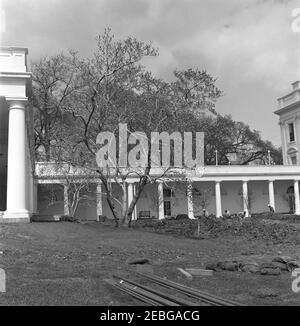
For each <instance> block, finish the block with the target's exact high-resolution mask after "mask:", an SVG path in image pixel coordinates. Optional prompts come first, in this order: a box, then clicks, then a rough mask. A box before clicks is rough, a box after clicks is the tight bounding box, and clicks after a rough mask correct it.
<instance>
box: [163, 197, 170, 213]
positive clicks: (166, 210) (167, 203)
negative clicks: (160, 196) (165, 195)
mask: <svg viewBox="0 0 300 326" xmlns="http://www.w3.org/2000/svg"><path fill="white" fill-rule="evenodd" d="M164 214H165V216H171V202H170V201H169V200H165V201H164Z"/></svg>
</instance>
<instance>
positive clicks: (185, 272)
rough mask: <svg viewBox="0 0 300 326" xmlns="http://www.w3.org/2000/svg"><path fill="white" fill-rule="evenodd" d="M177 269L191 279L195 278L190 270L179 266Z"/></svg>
mask: <svg viewBox="0 0 300 326" xmlns="http://www.w3.org/2000/svg"><path fill="white" fill-rule="evenodd" d="M177 269H178V270H179V272H180V273H182V274H183V275H184V276H185V277H186V278H187V279H189V280H190V281H191V280H192V279H193V276H192V275H191V274H190V273H189V272H187V271H185V270H184V269H183V268H180V267H178V268H177Z"/></svg>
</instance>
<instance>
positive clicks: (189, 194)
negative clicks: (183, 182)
mask: <svg viewBox="0 0 300 326" xmlns="http://www.w3.org/2000/svg"><path fill="white" fill-rule="evenodd" d="M186 197H187V205H188V217H189V219H194V218H195V216H194V202H193V183H192V181H188V183H187V196H186Z"/></svg>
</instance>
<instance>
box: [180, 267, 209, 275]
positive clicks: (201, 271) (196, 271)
mask: <svg viewBox="0 0 300 326" xmlns="http://www.w3.org/2000/svg"><path fill="white" fill-rule="evenodd" d="M185 270H186V271H187V272H188V273H190V274H191V275H193V276H211V275H213V271H212V270H208V269H203V268H186V269H185Z"/></svg>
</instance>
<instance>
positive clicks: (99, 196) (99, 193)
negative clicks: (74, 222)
mask: <svg viewBox="0 0 300 326" xmlns="http://www.w3.org/2000/svg"><path fill="white" fill-rule="evenodd" d="M96 203H97V221H98V222H99V216H100V215H103V208H102V185H101V183H97V188H96Z"/></svg>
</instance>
